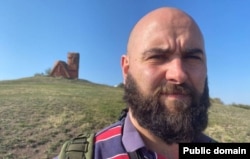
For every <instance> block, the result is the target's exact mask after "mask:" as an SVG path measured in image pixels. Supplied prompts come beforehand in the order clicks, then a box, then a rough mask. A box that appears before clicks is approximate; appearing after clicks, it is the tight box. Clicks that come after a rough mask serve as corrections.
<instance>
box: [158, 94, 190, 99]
mask: <svg viewBox="0 0 250 159" xmlns="http://www.w3.org/2000/svg"><path fill="white" fill-rule="evenodd" d="M161 95H162V96H165V97H167V98H171V99H186V98H189V97H190V95H189V94H183V93H162V94H161Z"/></svg>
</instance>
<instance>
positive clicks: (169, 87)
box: [154, 83, 194, 96]
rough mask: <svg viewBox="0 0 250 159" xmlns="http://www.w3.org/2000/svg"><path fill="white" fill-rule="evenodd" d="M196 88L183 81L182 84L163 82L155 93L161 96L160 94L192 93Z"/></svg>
mask: <svg viewBox="0 0 250 159" xmlns="http://www.w3.org/2000/svg"><path fill="white" fill-rule="evenodd" d="M193 92H194V90H193V89H192V88H191V87H190V86H188V85H187V84H185V83H183V84H181V85H176V84H171V83H163V84H161V85H160V86H159V87H157V88H156V90H155V92H154V95H156V96H159V95H160V94H182V95H191V94H193Z"/></svg>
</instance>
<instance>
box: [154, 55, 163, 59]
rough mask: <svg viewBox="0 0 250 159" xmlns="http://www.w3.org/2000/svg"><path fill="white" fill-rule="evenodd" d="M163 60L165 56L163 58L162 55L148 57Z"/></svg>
mask: <svg viewBox="0 0 250 159" xmlns="http://www.w3.org/2000/svg"><path fill="white" fill-rule="evenodd" d="M164 58H165V56H163V55H153V56H151V57H150V59H164Z"/></svg>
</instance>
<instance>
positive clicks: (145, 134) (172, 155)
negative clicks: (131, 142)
mask: <svg viewBox="0 0 250 159" xmlns="http://www.w3.org/2000/svg"><path fill="white" fill-rule="evenodd" d="M128 114H129V117H130V120H131V122H132V124H133V125H134V127H135V128H136V129H137V131H138V132H139V134H140V135H141V137H142V139H143V141H144V143H145V146H146V148H147V149H149V150H151V151H154V152H156V153H157V154H160V155H163V156H164V157H166V158H167V159H178V158H179V145H178V144H175V143H174V144H171V145H170V144H166V143H165V142H164V141H163V140H162V139H160V138H159V137H157V136H155V135H153V134H152V133H150V132H149V130H147V129H145V128H143V127H141V126H140V125H139V123H138V122H137V120H136V119H135V118H134V117H133V115H132V113H131V111H129V113H128Z"/></svg>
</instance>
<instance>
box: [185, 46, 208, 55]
mask: <svg viewBox="0 0 250 159" xmlns="http://www.w3.org/2000/svg"><path fill="white" fill-rule="evenodd" d="M183 53H184V54H202V55H204V51H203V50H202V49H200V48H191V49H185V50H184V51H183Z"/></svg>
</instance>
